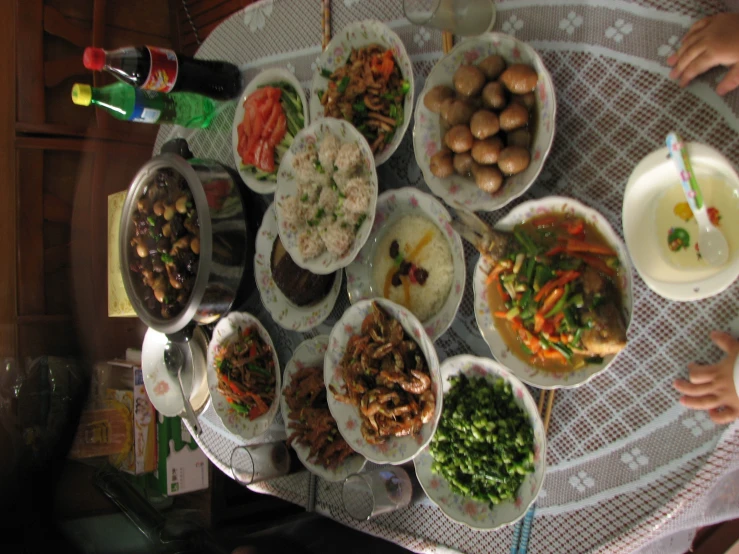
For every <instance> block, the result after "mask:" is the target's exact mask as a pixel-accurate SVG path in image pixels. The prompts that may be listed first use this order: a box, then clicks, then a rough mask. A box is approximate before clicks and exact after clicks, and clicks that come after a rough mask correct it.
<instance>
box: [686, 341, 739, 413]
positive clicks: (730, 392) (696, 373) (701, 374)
mask: <svg viewBox="0 0 739 554" xmlns="http://www.w3.org/2000/svg"><path fill="white" fill-rule="evenodd" d="M711 340H712V341H713V342H714V344H715V345H716V346H718V347H719V348H720V349H721V350H723V351H724V352H726V357H725V358H724V359H723V360H721V361H720V362H719V363H717V364H715V365H698V364H694V363H693V364H688V369H689V370H690V381H686V380H685V379H678V380H676V381H675V382H674V383H673V386H674V387H675V388H676V389H677V390H678V391H680V392H681V393H683V395H684V396H682V397H680V403H681V404H682V405H683V406H686V407H688V408H693V409H694V410H708V414H709V415H710V417H711V419H712V420H713V421H714V423H718V424H721V423H731V422H732V421H734V420H735V419H736V418H737V417H739V396H737V394H739V393H737V390H736V388H735V384H734V363H735V362H736V358H737V355H739V341H736V340H734V339H733V338H732V337H731V335H729V334H727V333H720V332H718V331H714V332H713V333H711ZM720 406H723V410H721V411H718V408H719V407H720Z"/></svg>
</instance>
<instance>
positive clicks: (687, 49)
mask: <svg viewBox="0 0 739 554" xmlns="http://www.w3.org/2000/svg"><path fill="white" fill-rule="evenodd" d="M667 65H669V66H671V67H672V68H673V69H672V71H671V72H670V78H671V79H679V80H680V86H681V87H684V86H686V85H687V84H688V83H689V82H690V81H692V80H693V79H694V78H695V77H697V76H698V75H700V74H701V73H704V72H706V71H708V70H709V69H711V68H712V67H715V66H717V65H723V66H726V67H728V68H729V72H728V73H727V74H726V76H725V77H724V78H723V79H722V80H721V82H720V83H719V84H718V86H717V87H716V92H717V93H718V94H720V95H722V96H723V95H724V94H726V93H727V92H730V91H732V90H734V89H735V88H737V87H739V14H735V13H721V14H718V15H712V16H710V17H706V18H705V19H701V20H700V21H698V22H697V23H695V24H694V25H693V26H692V27H691V28H690V30H689V31H688V34H686V35H685V36H684V37H683V40H682V44H681V46H680V50H678V51H677V53H675V54H673V55H672V56H670V57H669V58H667Z"/></svg>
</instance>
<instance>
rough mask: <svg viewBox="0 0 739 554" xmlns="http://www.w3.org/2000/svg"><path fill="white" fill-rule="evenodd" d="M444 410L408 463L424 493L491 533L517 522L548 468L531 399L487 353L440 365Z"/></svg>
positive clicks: (542, 435)
mask: <svg viewBox="0 0 739 554" xmlns="http://www.w3.org/2000/svg"><path fill="white" fill-rule="evenodd" d="M441 375H442V382H443V387H444V388H443V390H444V407H443V410H442V414H441V420H440V421H439V425H438V427H437V429H436V433H435V434H434V437H433V439H432V440H431V442H430V443H429V445H428V446H426V447H425V448H424V449H423V450H422V451H421V452H420V454H418V456H416V458H414V459H413V464H414V465H415V468H416V475H417V476H418V480H419V482H420V483H421V486H422V487H423V490H424V491H425V492H426V494H427V495H428V497H429V498H430V499H431V500H432V501H433V502H434V503H435V504H437V505H438V506H439V508H441V511H442V512H444V514H445V515H446V516H447V517H448V518H449V519H451V520H453V521H456V522H458V523H463V524H464V525H467V526H468V527H471V528H473V529H481V530H492V529H497V528H499V527H502V526H504V525H509V524H511V523H514V522H515V521H517V520H518V519H520V518H521V517H522V516H523V515H524V514H525V513H526V511H527V510H528V508H529V506H530V505H531V504H532V503H533V502H534V501H535V500H536V497H537V496H538V495H539V490H540V489H541V485H542V482H543V481H544V473H545V472H546V433H545V431H544V425H543V423H542V421H541V417H539V412H538V410H537V407H536V403H535V402H534V399H533V397H532V396H531V394H530V393H529V391H528V389H527V388H526V386H525V385H524V384H523V383H522V382H521V381H519V380H518V379H516V377H514V376H513V375H512V374H511V373H510V372H509V371H508V370H507V369H506V368H505V367H503V366H502V365H500V364H499V363H497V362H495V361H493V360H491V359H488V358H477V357H474V356H469V355H462V356H455V357H452V358H449V359H447V360H446V361H445V362H444V363H443V364H442V365H441Z"/></svg>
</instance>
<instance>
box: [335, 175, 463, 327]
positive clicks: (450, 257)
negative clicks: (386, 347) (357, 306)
mask: <svg viewBox="0 0 739 554" xmlns="http://www.w3.org/2000/svg"><path fill="white" fill-rule="evenodd" d="M450 222H451V216H450V215H449V212H448V211H447V210H446V208H444V205H443V204H442V203H441V202H439V201H438V200H437V199H435V198H434V197H433V196H431V195H430V194H426V193H423V192H421V191H419V190H418V189H415V188H411V187H407V188H401V189H395V190H388V191H386V192H383V193H382V194H381V195H380V196H379V198H378V199H377V210H376V213H375V221H374V225H373V227H372V232H371V233H370V236H369V239H368V240H367V242H366V243H365V245H364V246H363V247H362V249H361V250H360V251H359V254H357V257H356V258H355V259H354V261H353V262H352V263H351V264H349V265H348V266H347V267H346V275H347V291H348V293H349V300H350V302H351V303H352V304H354V303H356V302H359V301H360V300H368V299H371V298H377V297H381V298H387V299H388V300H391V301H392V302H395V303H396V304H400V305H401V306H403V307H405V308H407V309H408V310H410V311H411V312H412V313H413V315H415V316H416V317H417V318H418V319H419V321H421V323H422V324H423V327H424V330H425V331H426V334H427V335H428V336H429V337H430V338H431V340H432V341H435V340H436V339H438V338H439V337H440V336H441V335H443V334H444V332H445V331H446V330H447V329H448V328H449V326H450V325H451V324H452V322H453V321H454V318H455V317H456V315H457V311H458V310H459V305H460V304H461V302H462V296H463V295H464V284H465V277H466V264H465V260H464V247H463V246H462V240H461V239H460V237H459V235H458V234H457V233H456V232H455V231H454V229H452V227H451V225H450Z"/></svg>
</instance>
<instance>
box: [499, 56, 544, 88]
mask: <svg viewBox="0 0 739 554" xmlns="http://www.w3.org/2000/svg"><path fill="white" fill-rule="evenodd" d="M500 80H501V81H503V84H504V85H505V86H506V88H507V89H508V90H510V91H511V92H512V93H513V94H526V93H527V92H531V91H533V90H534V89H535V88H536V82H537V81H538V80H539V77H538V75H537V74H536V71H534V70H533V69H532V68H531V67H529V66H528V65H524V64H522V63H516V64H513V65H512V66H510V67H509V68H508V69H506V70H505V71H504V72H503V74H502V75H501V76H500Z"/></svg>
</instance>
